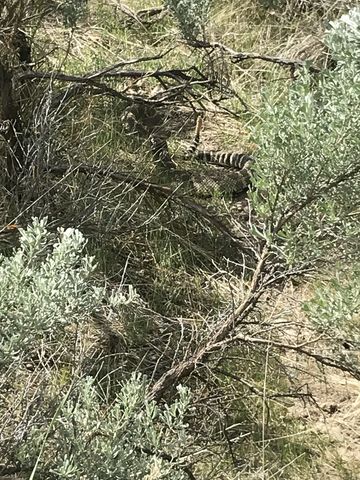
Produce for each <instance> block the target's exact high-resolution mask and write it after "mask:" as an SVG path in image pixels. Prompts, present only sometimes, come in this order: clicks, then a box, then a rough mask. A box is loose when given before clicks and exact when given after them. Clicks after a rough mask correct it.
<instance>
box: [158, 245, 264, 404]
mask: <svg viewBox="0 0 360 480" xmlns="http://www.w3.org/2000/svg"><path fill="white" fill-rule="evenodd" d="M269 253H270V252H269V248H268V246H266V245H265V246H264V247H263V249H262V253H261V256H260V259H259V261H258V265H257V267H256V269H255V272H254V274H253V278H252V282H251V284H250V286H249V289H248V291H247V293H246V295H245V297H244V300H243V301H242V303H241V304H240V305H239V306H238V307H237V308H235V310H234V311H233V312H232V313H231V314H230V315H229V316H227V317H226V318H223V319H221V320H220V321H219V322H218V323H217V325H216V326H215V328H214V329H213V330H212V331H211V332H210V333H209V335H208V338H207V339H206V340H205V341H204V342H203V344H201V345H200V346H199V347H198V348H197V349H196V350H195V352H194V353H193V354H192V355H191V357H190V358H188V359H187V360H183V361H182V362H180V363H178V364H177V365H175V366H174V367H172V368H170V369H169V370H168V371H167V372H166V373H164V374H163V375H162V376H161V377H160V379H159V380H158V381H157V382H155V384H154V385H153V387H152V389H151V392H150V396H151V398H153V399H154V400H160V399H161V398H162V396H163V395H164V393H165V392H166V391H167V390H168V389H169V388H171V387H173V386H174V385H177V384H178V383H179V382H180V381H181V380H182V379H184V378H186V377H188V376H189V375H190V374H191V373H192V372H193V371H194V370H195V369H196V368H197V367H198V365H200V364H201V363H203V362H205V361H206V360H207V359H208V358H209V356H210V355H211V354H212V353H213V352H214V351H215V350H218V345H219V344H220V343H221V342H222V341H223V340H224V339H226V338H227V337H228V336H229V335H230V333H231V332H232V331H233V330H234V329H235V328H236V326H238V325H239V324H240V323H241V322H242V321H243V320H244V319H245V318H246V317H247V316H248V315H249V314H250V313H251V312H253V311H254V308H255V307H256V306H257V303H258V301H259V299H260V297H261V296H262V295H263V293H264V292H265V289H264V288H262V283H263V280H264V271H265V267H266V264H267V260H268V257H269Z"/></svg>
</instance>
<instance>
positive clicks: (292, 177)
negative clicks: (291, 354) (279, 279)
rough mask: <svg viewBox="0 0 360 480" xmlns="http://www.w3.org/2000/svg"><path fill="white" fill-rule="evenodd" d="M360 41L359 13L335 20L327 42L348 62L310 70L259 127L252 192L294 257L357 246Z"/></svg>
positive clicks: (273, 238)
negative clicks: (359, 47)
mask: <svg viewBox="0 0 360 480" xmlns="http://www.w3.org/2000/svg"><path fill="white" fill-rule="evenodd" d="M355 12H356V11H355ZM344 18H345V20H344ZM348 19H351V22H349V21H348ZM355 25H357V26H355ZM359 40H360V33H359V17H358V14H357V13H350V14H349V15H348V16H346V17H343V18H342V19H341V20H339V21H338V22H334V27H333V28H332V29H331V30H330V31H329V32H328V34H327V41H328V43H329V46H330V47H331V48H332V50H333V51H334V52H340V53H341V55H343V56H342V57H341V58H342V61H341V62H340V63H339V64H338V66H337V67H336V68H335V69H334V70H329V71H323V72H321V73H319V74H317V75H315V74H313V73H310V72H307V71H305V72H303V73H302V74H301V75H300V76H299V78H298V79H297V81H296V82H295V83H294V84H293V85H292V86H291V87H290V89H289V92H288V94H287V95H286V96H285V97H283V98H281V100H280V101H278V102H275V103H274V102H273V101H270V102H268V107H267V108H266V109H265V110H264V112H263V113H262V119H261V123H260V126H259V128H258V129H257V130H256V131H255V134H254V140H255V142H256V143H257V144H258V145H259V150H258V152H257V162H256V163H255V166H254V179H253V180H254V185H255V189H254V191H253V192H252V193H251V198H252V201H253V205H254V206H255V208H256V210H257V212H258V214H259V215H260V216H261V217H262V219H263V220H264V223H265V226H266V227H265V228H264V231H263V232H262V233H261V235H263V236H265V237H266V240H267V241H268V242H269V243H271V244H273V245H274V246H275V245H276V247H277V249H278V252H279V253H282V254H283V255H284V256H285V257H286V259H287V260H288V262H289V263H294V262H295V263H296V262H297V261H299V260H300V261H304V262H310V263H311V262H312V261H313V260H316V259H318V260H319V259H327V260H328V259H331V258H332V256H336V255H337V256H339V254H340V255H343V256H344V255H348V254H351V253H352V254H355V251H356V249H357V246H356V245H357V244H356V242H355V241H354V240H355V238H356V237H357V236H358V235H359V234H360V225H359V222H358V220H357V219H358V216H357V215H354V214H353V212H354V211H355V210H356V208H357V206H359V205H360V175H359V171H358V166H359V151H360V137H359V130H360V115H359V111H360V74H359V66H358V55H357V54H356V55H354V52H356V51H357V48H358V45H359ZM340 53H339V55H340ZM354 209H355V210H354Z"/></svg>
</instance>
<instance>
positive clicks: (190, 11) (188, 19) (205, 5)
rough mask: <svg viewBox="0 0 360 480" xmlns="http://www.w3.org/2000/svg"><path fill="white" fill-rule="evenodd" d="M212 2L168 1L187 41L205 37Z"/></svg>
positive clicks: (210, 0)
mask: <svg viewBox="0 0 360 480" xmlns="http://www.w3.org/2000/svg"><path fill="white" fill-rule="evenodd" d="M211 2H212V0H166V5H167V6H168V7H169V8H170V10H171V12H172V13H173V15H174V16H175V18H176V20H177V21H178V23H179V27H180V30H181V33H182V34H183V35H184V37H185V38H186V39H187V40H195V39H197V38H198V37H199V36H202V37H204V35H205V27H206V23H207V21H208V16H209V10H210V5H211Z"/></svg>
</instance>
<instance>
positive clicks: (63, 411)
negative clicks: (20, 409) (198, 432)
mask: <svg viewBox="0 0 360 480" xmlns="http://www.w3.org/2000/svg"><path fill="white" fill-rule="evenodd" d="M147 394H148V387H147V383H146V382H145V381H144V379H143V378H141V376H140V375H136V374H134V375H133V376H132V378H131V379H130V380H129V381H128V382H126V383H124V384H123V385H122V387H121V389H120V391H119V393H118V395H117V396H116V398H115V400H114V401H113V402H112V404H111V405H106V403H105V402H104V399H102V398H101V397H100V395H99V393H98V391H97V390H96V388H95V385H94V382H93V380H92V379H90V378H88V379H85V380H82V381H80V382H79V384H78V386H77V388H76V389H75V391H73V392H71V394H69V395H67V396H65V398H64V400H63V402H62V404H61V406H60V408H59V409H58V411H57V413H56V416H55V417H54V418H53V419H52V421H51V422H50V423H49V424H47V423H46V422H44V424H43V425H37V426H33V428H32V429H31V430H30V431H29V432H28V435H27V438H26V441H25V442H24V443H23V445H22V446H21V448H20V451H19V453H18V455H17V458H18V460H20V461H21V464H22V465H23V467H24V468H28V469H32V468H34V463H35V460H36V459H37V458H38V459H39V461H38V463H37V465H36V471H35V470H34V472H35V477H34V478H56V479H78V480H80V479H81V480H87V479H88V480H105V479H109V478H116V479H117V480H130V479H139V480H143V479H148V480H150V479H151V480H155V479H160V478H161V479H169V480H170V479H171V480H182V479H183V478H187V477H186V475H184V473H183V471H182V470H181V468H180V467H181V465H179V463H178V461H177V459H178V458H179V457H180V456H181V454H183V453H184V450H185V448H186V446H187V445H188V444H189V441H190V437H189V435H188V434H187V432H186V424H185V423H184V415H185V414H186V412H187V410H188V408H189V401H190V396H189V393H188V391H187V390H186V389H185V388H183V387H179V388H178V395H179V396H178V399H177V400H175V401H174V402H173V403H172V404H171V405H165V406H164V407H163V408H160V407H159V406H157V405H156V404H155V402H153V401H151V400H149V399H147Z"/></svg>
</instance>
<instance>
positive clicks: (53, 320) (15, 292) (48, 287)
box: [0, 219, 102, 365]
mask: <svg viewBox="0 0 360 480" xmlns="http://www.w3.org/2000/svg"><path fill="white" fill-rule="evenodd" d="M84 245H85V240H84V237H83V236H82V234H81V233H80V232H79V231H77V230H74V229H71V228H69V229H66V230H60V232H59V237H58V238H57V239H55V238H53V236H52V235H51V234H50V233H49V232H48V231H47V229H46V221H45V220H37V219H34V220H33V223H32V225H31V226H30V227H29V228H28V229H27V230H20V247H19V248H18V250H17V251H16V252H15V253H14V254H13V255H12V256H10V257H8V258H6V257H4V256H0V278H1V282H0V365H1V364H2V365H4V364H7V363H9V362H11V361H13V360H15V359H17V360H20V359H21V357H22V356H23V355H24V354H26V352H27V351H28V350H30V349H32V350H33V349H36V348H38V347H39V345H40V343H41V341H42V340H43V339H44V338H46V339H47V341H50V340H56V339H60V338H62V336H63V334H64V327H65V326H66V325H68V324H71V323H76V322H79V321H83V320H85V319H86V318H87V317H88V315H89V314H90V313H91V311H92V310H93V308H94V307H95V306H96V305H97V303H98V302H99V299H100V298H101V296H102V290H101V289H97V288H94V287H93V286H92V285H91V284H90V283H89V278H90V275H91V274H92V273H93V271H94V268H95V266H94V262H93V259H92V258H91V257H89V256H86V255H85V256H84V255H83V248H84Z"/></svg>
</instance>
